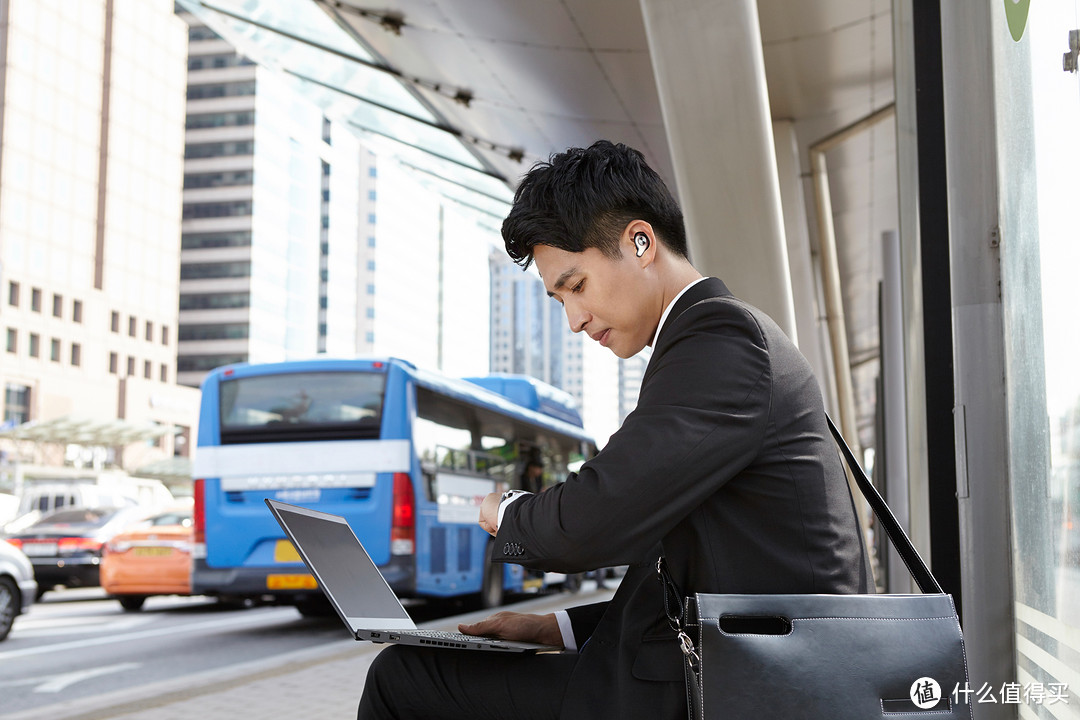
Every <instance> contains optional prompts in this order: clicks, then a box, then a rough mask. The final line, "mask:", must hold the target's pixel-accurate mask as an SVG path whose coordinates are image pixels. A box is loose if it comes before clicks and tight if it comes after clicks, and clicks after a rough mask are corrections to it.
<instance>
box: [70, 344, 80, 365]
mask: <svg viewBox="0 0 1080 720" xmlns="http://www.w3.org/2000/svg"><path fill="white" fill-rule="evenodd" d="M71 364H72V365H74V366H75V367H79V365H82V345H80V344H79V343H71Z"/></svg>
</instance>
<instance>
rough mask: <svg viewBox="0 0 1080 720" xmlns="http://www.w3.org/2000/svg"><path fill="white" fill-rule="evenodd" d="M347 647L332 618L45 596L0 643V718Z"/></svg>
mask: <svg viewBox="0 0 1080 720" xmlns="http://www.w3.org/2000/svg"><path fill="white" fill-rule="evenodd" d="M332 643H341V644H342V645H343V646H347V645H348V644H350V643H351V641H350V639H349V636H348V633H347V632H346V630H345V628H344V626H343V625H342V624H341V621H340V620H339V619H338V618H337V617H336V616H335V617H331V618H325V619H309V618H304V617H302V616H301V615H300V614H299V613H298V612H297V611H296V609H295V608H292V607H255V608H249V609H232V608H227V607H225V606H219V605H218V603H216V602H214V601H213V600H210V599H207V598H201V597H200V598H181V597H158V598H150V599H149V600H148V601H147V603H146V605H145V607H144V609H143V610H142V611H141V612H134V613H130V612H125V611H124V610H122V609H121V608H120V605H119V603H117V602H116V601H115V600H110V599H107V598H106V597H105V595H104V592H102V591H101V590H98V589H93V590H91V589H86V590H67V591H54V592H50V593H47V594H46V595H45V596H44V597H43V598H42V600H41V602H39V603H37V604H35V605H34V606H33V609H32V610H31V611H30V612H29V613H27V614H26V615H24V616H21V617H20V618H18V619H17V620H16V622H15V627H14V629H13V630H12V633H11V635H10V637H9V638H8V639H7V640H6V641H5V642H4V643H3V644H2V645H0V697H2V698H3V701H2V702H0V712H3V713H10V712H16V711H23V710H29V709H33V708H38V707H41V706H45V705H50V704H52V703H55V702H57V701H60V700H64V701H71V700H79V699H82V698H87V697H91V696H96V695H101V694H105V693H109V692H114V691H118V690H126V689H130V688H133V687H138V686H143V685H147V684H150V683H156V682H161V681H164V680H174V679H176V678H180V677H183V676H186V675H191V674H193V673H201V672H206V671H214V670H222V669H227V668H235V667H237V666H239V665H243V664H245V663H252V662H259V661H266V660H267V659H273V658H275V657H287V656H289V655H290V654H292V653H295V652H297V651H302V650H306V649H309V648H313V647H320V646H325V645H328V644H332Z"/></svg>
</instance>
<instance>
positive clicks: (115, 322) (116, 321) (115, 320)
mask: <svg viewBox="0 0 1080 720" xmlns="http://www.w3.org/2000/svg"><path fill="white" fill-rule="evenodd" d="M110 327H111V328H112V331H113V332H114V333H118V332H120V313H118V312H116V311H115V310H113V313H112V323H111V325H110Z"/></svg>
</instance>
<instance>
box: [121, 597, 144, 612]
mask: <svg viewBox="0 0 1080 720" xmlns="http://www.w3.org/2000/svg"><path fill="white" fill-rule="evenodd" d="M116 599H117V600H119V601H120V607H122V608H124V609H125V610H127V611H128V612H135V611H136V610H141V609H142V606H143V603H144V602H146V596H145V595H120V596H118V597H117V598H116Z"/></svg>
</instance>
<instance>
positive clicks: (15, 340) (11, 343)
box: [7, 328, 19, 353]
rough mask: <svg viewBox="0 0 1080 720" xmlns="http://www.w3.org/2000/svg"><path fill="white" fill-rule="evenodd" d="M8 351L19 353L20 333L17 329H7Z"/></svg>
mask: <svg viewBox="0 0 1080 720" xmlns="http://www.w3.org/2000/svg"><path fill="white" fill-rule="evenodd" d="M7 351H8V352H9V353H13V352H18V351H19V333H18V332H17V331H16V330H15V328H8V329H7Z"/></svg>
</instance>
